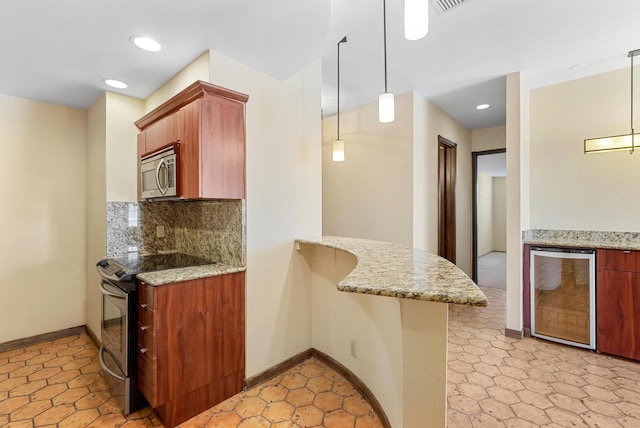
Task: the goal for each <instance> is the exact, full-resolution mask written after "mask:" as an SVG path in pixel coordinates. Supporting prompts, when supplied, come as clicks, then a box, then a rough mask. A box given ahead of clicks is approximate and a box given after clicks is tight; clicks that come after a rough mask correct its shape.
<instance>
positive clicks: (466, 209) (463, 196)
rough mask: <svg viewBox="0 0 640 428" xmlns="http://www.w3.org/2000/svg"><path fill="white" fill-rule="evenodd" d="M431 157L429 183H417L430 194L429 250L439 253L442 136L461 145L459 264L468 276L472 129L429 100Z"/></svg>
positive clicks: (459, 148)
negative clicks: (440, 143)
mask: <svg viewBox="0 0 640 428" xmlns="http://www.w3.org/2000/svg"><path fill="white" fill-rule="evenodd" d="M425 102H427V101H425ZM426 113H427V116H426V118H425V119H423V120H425V123H426V124H427V129H426V132H427V145H428V149H427V150H428V152H427V156H428V157H427V159H426V162H425V165H424V168H425V169H426V171H427V172H428V176H427V179H428V181H427V182H426V183H414V185H415V186H420V188H423V189H424V191H420V190H419V189H420V188H419V189H418V191H417V193H418V194H419V195H423V197H427V198H428V200H427V201H426V204H427V205H428V206H429V219H430V225H429V231H430V234H429V243H428V247H427V248H428V249H429V251H431V252H433V253H436V254H437V248H438V247H437V245H438V233H437V231H438V189H437V186H438V135H442V136H443V137H444V138H446V139H448V140H450V141H453V142H454V143H456V145H457V150H456V154H457V165H456V265H457V266H458V267H460V269H462V270H463V271H464V272H465V273H466V274H467V275H471V240H472V230H471V224H472V209H471V203H472V199H471V198H472V188H473V174H472V168H471V131H470V130H468V129H467V128H465V127H464V126H462V125H461V124H460V123H458V122H457V121H455V120H454V119H453V118H452V117H451V116H449V115H448V114H446V113H445V112H443V111H442V110H440V109H439V108H438V107H436V106H435V104H432V103H430V102H427V109H426Z"/></svg>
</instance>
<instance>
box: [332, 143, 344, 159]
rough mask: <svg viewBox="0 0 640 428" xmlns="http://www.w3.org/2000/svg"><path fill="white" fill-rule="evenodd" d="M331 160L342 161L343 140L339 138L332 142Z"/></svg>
mask: <svg viewBox="0 0 640 428" xmlns="http://www.w3.org/2000/svg"><path fill="white" fill-rule="evenodd" d="M333 161H334V162H343V161H344V141H342V140H341V139H339V138H338V139H337V140H335V141H334V142H333Z"/></svg>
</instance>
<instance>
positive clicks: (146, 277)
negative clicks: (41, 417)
mask: <svg viewBox="0 0 640 428" xmlns="http://www.w3.org/2000/svg"><path fill="white" fill-rule="evenodd" d="M245 270H246V268H245V267H244V266H233V265H228V264H225V263H215V264H211V265H201V266H193V267H186V268H180V269H168V270H160V271H156V272H146V273H141V274H138V275H137V276H136V277H137V278H138V279H139V280H141V281H144V282H145V283H147V284H149V285H154V286H157V285H164V284H170V283H172V282H181V281H188V280H191V279H199V278H206V277H208V276H217V275H226V274H228V273H236V272H244V271H245Z"/></svg>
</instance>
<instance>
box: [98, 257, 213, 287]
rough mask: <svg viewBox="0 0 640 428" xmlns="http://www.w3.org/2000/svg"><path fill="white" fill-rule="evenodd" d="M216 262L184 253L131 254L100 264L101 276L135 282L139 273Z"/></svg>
mask: <svg viewBox="0 0 640 428" xmlns="http://www.w3.org/2000/svg"><path fill="white" fill-rule="evenodd" d="M214 263H215V262H214V261H212V260H208V259H204V258H201V257H195V256H190V255H188V254H183V253H169V254H150V255H145V256H143V255H140V254H139V253H129V254H128V255H126V256H124V257H114V258H110V259H105V260H101V261H100V262H98V271H99V272H100V274H101V275H102V276H103V277H105V278H109V279H111V280H116V281H133V279H134V278H135V276H136V275H137V274H139V273H145V272H156V271H161V270H168V269H179V268H185V267H191V266H202V265H210V264H214Z"/></svg>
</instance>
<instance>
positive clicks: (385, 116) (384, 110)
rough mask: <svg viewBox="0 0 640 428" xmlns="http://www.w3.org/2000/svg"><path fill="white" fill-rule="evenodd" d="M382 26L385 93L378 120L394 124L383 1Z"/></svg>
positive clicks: (383, 5) (385, 15)
mask: <svg viewBox="0 0 640 428" xmlns="http://www.w3.org/2000/svg"><path fill="white" fill-rule="evenodd" d="M382 25H383V28H384V93H383V94H380V96H379V97H378V120H379V121H380V122H381V123H389V122H393V121H394V120H395V118H396V114H395V105H394V104H395V103H394V99H393V94H392V93H390V92H388V91H387V2H386V0H382Z"/></svg>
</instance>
